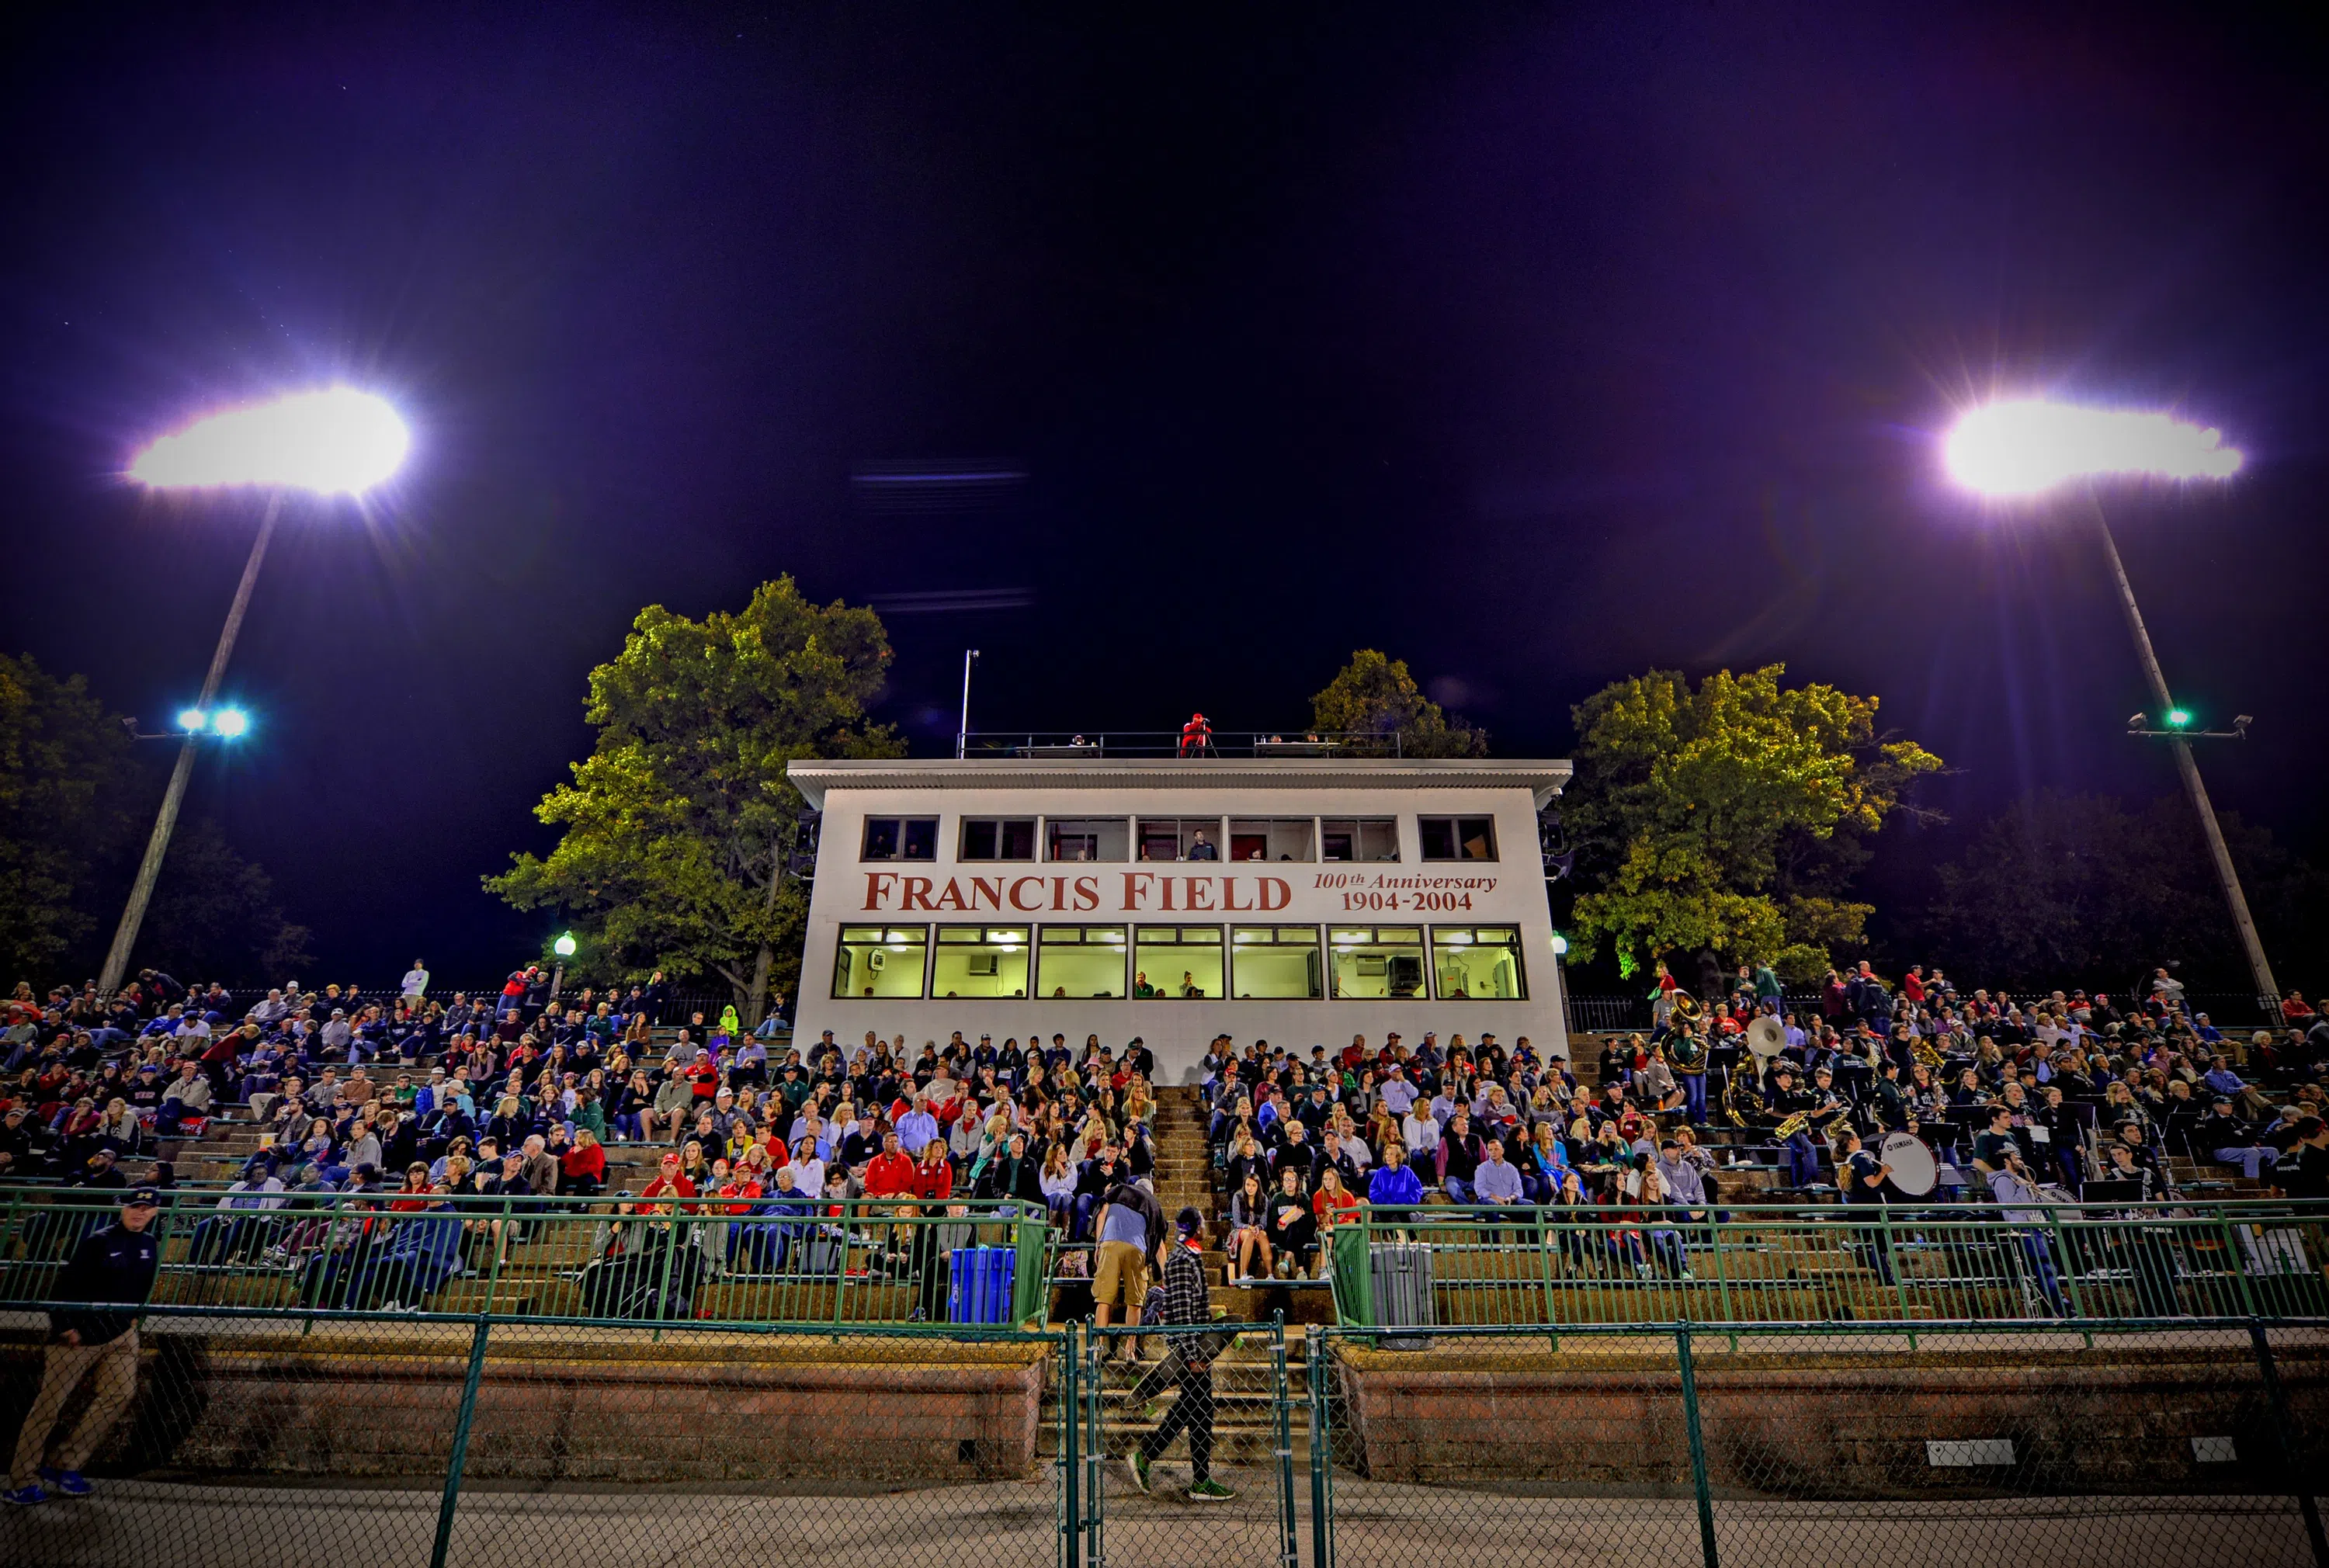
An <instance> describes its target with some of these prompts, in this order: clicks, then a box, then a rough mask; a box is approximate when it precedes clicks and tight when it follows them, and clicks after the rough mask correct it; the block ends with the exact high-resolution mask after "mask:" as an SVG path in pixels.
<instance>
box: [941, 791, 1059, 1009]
mask: <svg viewBox="0 0 2329 1568" xmlns="http://www.w3.org/2000/svg"><path fill="white" fill-rule="evenodd" d="M1033 841H1034V840H1033V834H1032V824H1031V827H1030V833H1029V839H1028V842H1029V844H1030V845H1031V846H1032V843H1033ZM1029 934H1030V933H1029V931H1028V928H1027V927H1026V926H1024V925H941V926H939V927H938V946H937V949H936V950H935V951H934V952H932V953H931V954H930V995H932V996H933V997H941V998H944V997H1023V996H1025V995H1026V994H1027V960H1028V951H1027V938H1028V936H1029Z"/></svg>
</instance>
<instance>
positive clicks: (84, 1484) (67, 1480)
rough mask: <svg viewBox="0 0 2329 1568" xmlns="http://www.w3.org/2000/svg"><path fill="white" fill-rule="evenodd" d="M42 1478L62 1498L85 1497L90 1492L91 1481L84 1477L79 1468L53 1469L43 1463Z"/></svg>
mask: <svg viewBox="0 0 2329 1568" xmlns="http://www.w3.org/2000/svg"><path fill="white" fill-rule="evenodd" d="M41 1479H42V1480H44V1481H46V1482H47V1483H48V1484H49V1489H50V1490H51V1491H53V1492H55V1493H56V1494H57V1495H58V1496H59V1497H61V1498H85V1497H87V1496H89V1493H90V1486H89V1482H88V1481H87V1480H85V1479H82V1477H81V1473H80V1471H79V1470H52V1469H49V1468H48V1467H47V1466H45V1465H43V1466H42V1468H41Z"/></svg>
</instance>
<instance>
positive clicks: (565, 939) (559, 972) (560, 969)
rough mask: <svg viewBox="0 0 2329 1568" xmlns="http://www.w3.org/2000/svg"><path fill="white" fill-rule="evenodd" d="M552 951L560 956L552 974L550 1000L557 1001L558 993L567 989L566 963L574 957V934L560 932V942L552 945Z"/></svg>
mask: <svg viewBox="0 0 2329 1568" xmlns="http://www.w3.org/2000/svg"><path fill="white" fill-rule="evenodd" d="M550 951H551V952H552V953H556V954H557V955H558V962H557V964H556V965H555V966H554V967H552V970H551V972H550V1000H552V1001H556V1000H558V993H559V992H560V991H564V990H565V989H566V961H567V960H568V959H570V958H571V957H573V956H574V934H573V933H572V932H570V931H562V932H560V933H559V934H558V940H557V941H555V942H553V943H552V944H550Z"/></svg>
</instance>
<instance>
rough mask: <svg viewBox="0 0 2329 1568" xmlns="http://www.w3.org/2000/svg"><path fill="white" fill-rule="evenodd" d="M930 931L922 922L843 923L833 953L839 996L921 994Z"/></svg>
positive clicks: (835, 985) (834, 981)
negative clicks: (891, 923)
mask: <svg viewBox="0 0 2329 1568" xmlns="http://www.w3.org/2000/svg"><path fill="white" fill-rule="evenodd" d="M928 954H929V930H928V928H926V927H924V926H920V925H844V926H843V927H842V928H841V945H840V947H839V948H838V949H837V950H836V951H835V952H834V955H833V994H834V996H836V997H857V998H860V999H861V1000H862V999H863V998H866V997H919V996H920V995H921V994H922V975H923V970H924V967H925V966H924V962H923V961H924V959H925V957H926V956H927V955H928Z"/></svg>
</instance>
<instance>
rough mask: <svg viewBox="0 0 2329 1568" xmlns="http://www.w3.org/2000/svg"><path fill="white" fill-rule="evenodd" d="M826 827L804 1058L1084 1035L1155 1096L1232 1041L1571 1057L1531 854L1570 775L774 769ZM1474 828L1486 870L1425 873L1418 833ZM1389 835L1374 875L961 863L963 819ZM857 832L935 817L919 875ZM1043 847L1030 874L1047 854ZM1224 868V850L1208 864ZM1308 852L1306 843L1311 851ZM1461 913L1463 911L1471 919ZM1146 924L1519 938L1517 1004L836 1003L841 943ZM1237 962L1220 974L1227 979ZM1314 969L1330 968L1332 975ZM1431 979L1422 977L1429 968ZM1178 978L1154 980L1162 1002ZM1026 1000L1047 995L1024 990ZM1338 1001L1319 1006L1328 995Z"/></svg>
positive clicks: (812, 911) (1178, 865)
mask: <svg viewBox="0 0 2329 1568" xmlns="http://www.w3.org/2000/svg"><path fill="white" fill-rule="evenodd" d="M788 772H789V776H790V777H791V779H792V782H793V783H794V784H796V785H797V786H798V787H799V788H800V790H801V791H802V793H803V794H804V795H806V797H807V799H808V801H809V803H811V804H812V805H815V806H816V807H817V808H819V809H820V810H821V811H822V812H823V813H824V824H823V835H822V838H821V840H820V843H819V849H818V853H817V860H816V884H815V887H814V891H813V893H812V897H811V899H810V905H809V924H808V934H807V937H806V944H805V947H804V951H803V953H802V961H801V981H800V995H799V1000H798V1004H797V1012H796V1015H795V1019H796V1027H795V1035H794V1038H795V1039H796V1040H797V1041H799V1042H801V1044H802V1045H803V1047H806V1046H807V1044H808V1043H809V1042H811V1041H814V1040H816V1038H818V1036H819V1035H820V1033H821V1032H822V1031H824V1030H826V1029H831V1030H832V1031H833V1034H834V1038H835V1039H836V1040H837V1041H839V1042H840V1043H841V1044H842V1045H843V1046H844V1047H849V1048H854V1047H856V1046H857V1045H859V1044H860V1043H862V1041H863V1037H864V1034H865V1031H866V1030H868V1029H872V1030H874V1031H876V1032H877V1033H879V1034H881V1035H882V1037H883V1038H892V1037H895V1036H897V1035H900V1034H903V1035H904V1036H905V1037H906V1039H907V1041H908V1044H909V1045H910V1046H913V1047H919V1046H920V1044H921V1043H922V1042H923V1041H924V1040H938V1041H943V1040H945V1039H946V1038H947V1036H948V1033H949V1032H950V1031H952V1030H955V1029H960V1030H961V1031H962V1032H963V1034H964V1036H965V1037H966V1038H968V1039H970V1040H972V1041H974V1042H976V1039H977V1038H978V1037H979V1036H980V1035H981V1034H982V1033H984V1034H991V1035H993V1036H994V1037H995V1041H996V1043H997V1044H1000V1043H1001V1042H1002V1041H1003V1039H1004V1038H1005V1037H1007V1036H1016V1037H1018V1038H1020V1039H1021V1040H1022V1041H1024V1040H1025V1039H1026V1038H1028V1037H1029V1036H1030V1035H1031V1034H1035V1033H1039V1032H1040V1034H1041V1035H1042V1038H1046V1039H1048V1038H1050V1037H1051V1036H1052V1035H1053V1034H1063V1035H1065V1036H1066V1037H1067V1038H1068V1039H1069V1040H1070V1042H1071V1043H1074V1044H1077V1045H1080V1044H1081V1043H1082V1041H1083V1038H1084V1037H1085V1036H1086V1035H1088V1034H1097V1035H1098V1037H1099V1038H1100V1040H1101V1041H1102V1043H1104V1044H1107V1045H1109V1046H1112V1047H1121V1046H1123V1045H1124V1044H1125V1042H1127V1040H1129V1039H1130V1038H1133V1037H1134V1036H1139V1037H1141V1038H1143V1039H1144V1040H1145V1041H1146V1043H1147V1045H1148V1047H1149V1048H1150V1049H1152V1050H1154V1051H1155V1053H1156V1057H1157V1063H1158V1076H1159V1078H1160V1080H1161V1081H1163V1082H1165V1083H1183V1082H1189V1081H1192V1080H1193V1075H1194V1070H1195V1066H1196V1064H1197V1062H1198V1060H1199V1058H1200V1057H1201V1056H1202V1055H1203V1053H1204V1048H1205V1046H1206V1044H1207V1042H1208V1041H1210V1040H1211V1039H1212V1038H1213V1037H1214V1036H1215V1035H1217V1034H1223V1033H1226V1034H1228V1035H1229V1036H1231V1038H1233V1039H1235V1040H1236V1041H1237V1043H1238V1044H1239V1045H1240V1047H1242V1046H1244V1045H1245V1044H1246V1043H1247V1042H1249V1041H1250V1040H1253V1039H1255V1038H1264V1039H1267V1040H1268V1041H1269V1042H1270V1043H1271V1044H1272V1045H1280V1046H1285V1047H1287V1048H1289V1049H1297V1048H1298V1049H1299V1050H1300V1051H1301V1052H1302V1053H1303V1054H1304V1055H1307V1054H1308V1052H1309V1049H1310V1047H1312V1046H1314V1045H1321V1046H1325V1047H1327V1048H1328V1050H1329V1051H1330V1052H1332V1051H1334V1050H1338V1049H1340V1048H1341V1047H1343V1046H1344V1045H1347V1044H1348V1043H1349V1042H1350V1039H1351V1037H1352V1036H1353V1034H1361V1035H1364V1036H1365V1037H1366V1038H1367V1041H1368V1044H1369V1045H1370V1046H1371V1047H1372V1046H1373V1045H1376V1044H1379V1043H1380V1042H1381V1039H1382V1038H1383V1036H1384V1035H1385V1034H1386V1033H1387V1032H1389V1031H1391V1030H1397V1031H1398V1032H1399V1033H1400V1036H1401V1037H1402V1038H1404V1039H1405V1041H1406V1042H1407V1044H1409V1045H1410V1046H1413V1045H1414V1044H1415V1043H1416V1042H1417V1041H1419V1039H1421V1038H1422V1036H1423V1033H1424V1031H1425V1030H1427V1029H1436V1030H1438V1034H1439V1037H1440V1039H1441V1040H1442V1041H1443V1042H1445V1041H1446V1040H1447V1038H1448V1036H1449V1035H1451V1034H1461V1035H1463V1036H1464V1037H1465V1038H1466V1039H1467V1040H1477V1039H1478V1038H1479V1037H1480V1035H1481V1034H1482V1032H1483V1031H1488V1030H1493V1031H1494V1032H1495V1035H1496V1036H1497V1038H1499V1039H1501V1040H1503V1041H1504V1043H1505V1044H1506V1045H1508V1046H1509V1045H1510V1044H1511V1043H1512V1042H1513V1040H1514V1039H1516V1038H1519V1037H1520V1036H1523V1035H1526V1036H1528V1037H1530V1038H1531V1039H1532V1041H1533V1043H1534V1044H1535V1046H1536V1047H1537V1048H1538V1049H1539V1051H1540V1052H1545V1051H1551V1050H1558V1051H1560V1052H1561V1053H1562V1054H1564V1055H1565V1054H1567V1050H1568V1037H1567V1032H1566V1028H1565V1026H1564V1023H1563V1018H1564V1009H1563V1008H1562V1005H1561V983H1562V978H1561V972H1560V967H1559V964H1558V962H1557V961H1556V956H1555V954H1554V952H1553V948H1552V941H1553V932H1552V926H1551V916H1550V909H1549V906H1548V904H1547V901H1546V897H1545V881H1544V876H1543V870H1542V862H1541V859H1540V856H1539V851H1538V844H1537V825H1536V817H1537V812H1539V810H1541V809H1542V807H1543V806H1544V805H1545V804H1546V803H1548V802H1549V801H1550V800H1551V798H1552V797H1553V796H1554V795H1556V794H1558V793H1560V791H1561V786H1562V785H1563V784H1565V783H1566V782H1567V780H1568V778H1569V775H1570V765H1569V764H1568V763H1566V762H1557V761H1555V762H1545V761H1536V762H1505V761H1487V760H1468V759H1467V760H1454V761H1443V760H1432V761H1399V760H1388V759H1387V760H1381V761H1373V760H1352V759H1322V758H1290V759H1271V758H1264V759H1252V760H1247V759H1238V758H1191V759H1185V760H1183V759H1175V758H1161V759H1155V760H1133V759H1117V758H1095V759H1090V760H1084V759H1074V758H1068V759H1055V758H1035V759H1015V758H994V759H971V760H967V761H957V760H954V759H951V758H948V759H943V760H901V761H862V762H861V761H809V762H797V763H795V764H793V765H791V767H790V769H789V770H788ZM1419 815H1425V816H1487V817H1491V818H1493V819H1494V822H1495V848H1496V851H1497V858H1496V859H1494V860H1490V861H1477V860H1464V861H1447V860H1434V861H1426V860H1424V859H1422V854H1421V846H1420V844H1419V840H1418V830H1417V825H1416V824H1417V818H1418V816H1419ZM966 816H967V817H977V818H989V817H1008V818H1024V817H1032V818H1036V819H1038V822H1039V824H1040V822H1042V820H1044V819H1051V818H1102V817H1121V818H1127V819H1136V818H1142V817H1149V818H1159V817H1184V818H1185V817H1219V818H1225V819H1226V818H1238V817H1250V818H1271V819H1287V818H1305V817H1310V818H1329V819H1331V818H1337V817H1356V818H1382V817H1389V818H1392V819H1394V820H1395V821H1396V822H1397V824H1398V833H1399V849H1400V854H1399V859H1398V860H1397V861H1396V862H1381V861H1357V860H1351V861H1332V862H1327V861H1320V860H1316V859H1312V860H1309V861H1299V862H1288V861H1282V860H1280V861H1234V860H1230V859H1220V860H1211V861H1207V860H1183V861H1177V862H1158V861H1136V860H1125V861H1107V862H1094V861H1081V862H1073V861H1070V862H1051V861H1047V860H1044V859H1040V858H1039V859H1036V860H1034V861H1032V862H1029V861H991V860H981V861H975V862H969V863H965V862H963V861H961V860H960V859H958V858H957V851H958V850H960V848H961V832H960V820H961V819H962V818H964V817H966ZM868 817H874V818H891V817H898V818H908V817H936V818H938V830H937V841H936V853H935V857H934V858H933V859H926V860H914V861H902V860H894V859H892V860H883V861H877V862H868V861H865V860H864V859H862V850H863V842H864V822H865V819H867V818H868ZM1218 847H1219V848H1220V849H1221V851H1222V852H1223V853H1224V854H1226V852H1227V849H1228V846H1226V845H1221V846H1218ZM1316 849H1317V845H1316V842H1315V838H1314V840H1313V843H1312V851H1313V853H1314V854H1315V852H1316ZM1037 854H1038V856H1039V857H1040V856H1041V855H1042V829H1041V827H1040V825H1039V828H1038V845H1037ZM1466 903H1468V907H1464V904H1466ZM884 922H895V923H909V924H911V925H922V926H936V925H961V924H980V923H985V924H987V925H995V924H997V923H1010V924H1013V925H1027V926H1032V927H1041V926H1042V925H1047V924H1057V925H1066V924H1080V925H1099V924H1103V923H1108V922H1114V923H1117V924H1121V925H1127V926H1133V925H1143V924H1155V925H1189V924H1215V923H1218V924H1220V925H1223V926H1226V927H1230V928H1231V929H1234V928H1235V927H1236V926H1237V925H1241V924H1242V925H1267V924H1272V923H1278V924H1283V925H1287V926H1289V927H1291V926H1299V925H1313V926H1319V927H1325V928H1331V927H1334V926H1336V925H1343V926H1384V925H1417V926H1422V927H1425V928H1426V929H1427V930H1429V929H1431V928H1434V927H1438V926H1442V925H1448V926H1456V925H1463V924H1466V923H1470V924H1495V925H1514V926H1517V927H1518V928H1519V931H1520V949H1519V951H1520V953H1521V955H1522V970H1523V980H1524V983H1525V997H1524V999H1522V1000H1485V999H1449V1000H1435V999H1433V998H1432V997H1431V996H1430V995H1429V991H1430V989H1431V987H1430V985H1429V984H1427V985H1426V987H1425V990H1426V992H1427V994H1426V995H1423V996H1417V997H1398V998H1384V999H1378V1000H1353V999H1347V998H1345V999H1340V1000H1334V999H1331V998H1330V999H1328V1000H1302V999H1287V1000H1274V999H1273V1000H1237V999H1235V998H1213V997H1208V998H1206V999H1203V1000H1186V999H1182V998H1174V999H1171V1000H1140V999H1133V998H1129V997H1124V996H1118V997H1115V998H1108V999H1098V998H1092V997H1083V998H1067V999H1056V998H1051V997H1030V998H1026V999H1016V998H974V997H953V998H946V997H937V998H930V997H924V998H916V999H908V998H905V997H874V998H865V997H862V996H855V997H835V996H834V995H833V994H831V993H832V991H833V989H834V965H835V959H836V955H837V949H838V947H839V944H840V934H841V932H842V929H843V927H844V925H860V926H862V925H869V924H882V923H884ZM1231 962H1234V959H1233V958H1232V960H1231ZM1327 962H1333V960H1331V959H1329V960H1327ZM1428 967H1430V964H1429V961H1427V968H1428ZM1167 978H1170V977H1162V976H1160V977H1158V979H1159V983H1162V982H1163V981H1164V980H1165V979H1167ZM1032 989H1040V976H1038V977H1037V985H1036V986H1035V987H1033V988H1032ZM1330 989H1331V988H1330Z"/></svg>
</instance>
